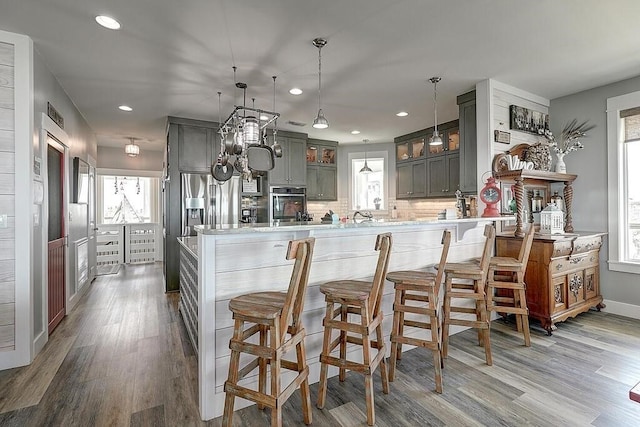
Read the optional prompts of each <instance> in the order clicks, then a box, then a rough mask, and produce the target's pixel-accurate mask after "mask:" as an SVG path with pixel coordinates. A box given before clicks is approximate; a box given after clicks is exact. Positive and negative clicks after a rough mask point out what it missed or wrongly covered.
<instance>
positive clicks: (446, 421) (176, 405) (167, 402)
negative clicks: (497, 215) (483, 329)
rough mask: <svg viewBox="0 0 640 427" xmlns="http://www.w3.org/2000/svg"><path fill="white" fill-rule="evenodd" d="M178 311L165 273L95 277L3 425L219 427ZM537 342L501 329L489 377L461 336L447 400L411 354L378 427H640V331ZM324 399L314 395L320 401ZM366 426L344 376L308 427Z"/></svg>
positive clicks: (155, 267)
mask: <svg viewBox="0 0 640 427" xmlns="http://www.w3.org/2000/svg"><path fill="white" fill-rule="evenodd" d="M177 298H178V295H177V294H165V293H164V292H163V284H162V267H161V264H148V265H142V266H124V267H123V268H122V269H121V270H120V272H119V273H118V274H117V275H109V276H100V277H98V278H97V279H96V281H95V282H94V283H93V285H92V287H91V289H90V290H89V292H88V293H87V295H86V296H85V297H84V298H83V300H82V301H81V302H80V303H79V304H78V306H77V307H76V309H75V310H74V311H73V312H72V313H71V314H69V315H68V316H67V317H66V318H65V319H64V320H63V321H62V323H60V326H59V327H58V328H57V329H56V330H55V332H54V333H53V335H52V336H51V338H50V341H49V343H48V344H47V345H46V347H45V348H44V350H43V351H42V352H41V354H40V355H38V357H37V358H36V360H35V361H34V363H32V364H31V365H30V366H27V367H24V368H18V369H12V370H7V371H2V372H0V425H1V426H89V425H90V426H93V425H95V426H107V425H112V426H127V425H131V426H196V425H213V426H219V425H220V419H216V420H213V421H211V422H209V423H202V422H201V421H200V419H199V415H198V409H197V389H196V381H197V360H196V357H195V354H194V352H193V350H192V348H191V346H190V344H189V340H188V338H187V336H186V332H185V329H184V327H183V325H182V320H181V318H180V315H179V313H178V310H177ZM531 329H532V330H531V332H532V334H531V335H532V345H531V347H530V348H526V347H524V346H523V345H522V337H521V335H520V334H518V333H516V332H515V330H514V325H513V324H508V323H504V322H503V321H502V320H498V321H494V322H493V323H492V329H491V340H492V349H493V366H486V365H485V363H484V352H483V348H482V347H479V346H477V345H476V336H477V335H476V333H475V331H473V330H469V331H465V332H462V333H459V334H456V335H454V336H452V337H451V339H450V343H449V346H450V348H449V358H448V359H447V360H446V364H445V369H444V371H443V378H444V392H443V394H441V395H440V394H436V393H435V392H434V383H433V368H432V364H431V363H432V362H431V360H432V358H431V356H430V354H428V352H427V351H426V350H419V349H418V350H411V351H409V352H406V353H404V355H403V358H402V360H401V361H399V362H398V365H397V371H396V379H395V381H394V382H392V383H391V384H390V388H391V391H390V393H389V394H388V395H384V394H383V393H382V389H381V384H380V378H379V376H376V378H375V381H374V385H375V393H376V396H375V405H376V421H377V422H376V425H377V426H393V427H400V426H425V425H435V426H438V425H456V426H457V425H469V426H482V425H488V426H494V425H506V426H521V425H534V426H559V425H563V426H565V425H575V426H589V425H593V426H638V425H640V403H637V402H633V401H631V400H630V399H629V390H630V389H631V387H633V385H634V384H636V383H637V382H638V381H640V321H639V320H634V319H629V318H625V317H620V316H615V315H611V314H607V313H598V312H595V311H591V312H588V313H584V314H582V315H580V316H578V317H577V318H575V319H570V320H568V321H567V322H564V323H561V324H559V327H558V330H557V331H556V332H555V333H554V335H553V336H551V337H548V336H546V332H545V331H544V330H543V329H541V328H540V327H539V325H536V324H534V325H532V328H531ZM385 332H387V333H388V332H389V331H385ZM317 392H318V385H317V384H314V385H312V386H311V393H312V396H311V398H312V401H314V402H315V399H316V398H317ZM284 409H285V410H284V415H283V420H284V424H285V425H289V426H298V425H303V423H302V411H301V405H300V396H299V393H298V392H296V393H294V395H293V396H292V397H291V398H290V399H289V401H288V402H287V404H286V405H285V408H284ZM365 414H366V408H365V397H364V385H363V379H362V376H361V375H359V374H353V373H348V374H347V379H346V381H345V382H344V383H340V382H338V380H337V378H331V379H330V380H329V386H328V394H327V401H326V406H325V409H324V410H318V409H316V408H315V406H314V408H313V425H316V426H360V425H366V423H365V420H366V415H365ZM234 425H236V426H252V427H253V426H268V425H269V413H268V410H265V411H259V410H258V409H257V408H256V407H255V406H254V407H249V408H245V409H243V410H240V411H238V412H237V413H236V415H235V416H234Z"/></svg>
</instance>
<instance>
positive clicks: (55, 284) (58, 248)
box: [47, 137, 66, 335]
mask: <svg viewBox="0 0 640 427" xmlns="http://www.w3.org/2000/svg"><path fill="white" fill-rule="evenodd" d="M47 164H48V172H47V186H48V190H49V199H48V200H49V239H48V241H49V255H48V257H49V272H48V280H47V283H48V289H49V298H48V304H49V335H51V332H53V330H54V329H55V327H56V326H58V324H59V323H60V321H61V320H62V318H63V317H64V315H65V300H66V296H65V277H64V266H65V260H64V240H65V221H64V205H63V202H64V197H63V196H64V192H63V190H64V187H63V183H64V179H63V176H64V175H63V174H64V155H63V151H62V149H61V147H59V145H58V143H57V141H55V140H54V139H52V138H51V137H49V139H48V144H47Z"/></svg>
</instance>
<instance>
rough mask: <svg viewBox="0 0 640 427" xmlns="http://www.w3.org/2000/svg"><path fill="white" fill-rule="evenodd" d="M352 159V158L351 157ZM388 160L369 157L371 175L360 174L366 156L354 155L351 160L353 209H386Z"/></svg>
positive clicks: (368, 164) (368, 163)
mask: <svg viewBox="0 0 640 427" xmlns="http://www.w3.org/2000/svg"><path fill="white" fill-rule="evenodd" d="M350 157H351V156H350ZM385 160H386V158H385V157H384V156H383V157H378V156H375V157H371V156H367V166H369V168H370V169H371V172H369V173H360V169H362V168H363V167H364V163H365V159H364V156H362V157H360V155H354V157H352V159H351V177H352V179H351V189H352V191H351V209H353V210H374V209H375V210H378V209H386V200H387V195H386V183H385V176H386V173H385V164H386V162H385Z"/></svg>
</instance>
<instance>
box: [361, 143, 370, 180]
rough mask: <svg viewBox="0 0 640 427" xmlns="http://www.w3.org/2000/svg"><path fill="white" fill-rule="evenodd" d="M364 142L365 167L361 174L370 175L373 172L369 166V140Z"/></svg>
mask: <svg viewBox="0 0 640 427" xmlns="http://www.w3.org/2000/svg"><path fill="white" fill-rule="evenodd" d="M363 141H364V166H363V167H362V169H360V173H363V174H368V173H371V172H373V171H372V170H371V168H370V167H369V165H368V164H367V143H368V142H369V140H368V139H364V140H363Z"/></svg>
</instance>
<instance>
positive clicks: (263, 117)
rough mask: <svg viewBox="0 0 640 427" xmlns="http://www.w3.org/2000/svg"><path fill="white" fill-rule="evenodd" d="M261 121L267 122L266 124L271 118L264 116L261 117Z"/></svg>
mask: <svg viewBox="0 0 640 427" xmlns="http://www.w3.org/2000/svg"><path fill="white" fill-rule="evenodd" d="M260 120H262V121H265V122H266V121H267V120H269V117H267V116H265V115H262V116H260Z"/></svg>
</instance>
